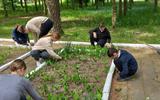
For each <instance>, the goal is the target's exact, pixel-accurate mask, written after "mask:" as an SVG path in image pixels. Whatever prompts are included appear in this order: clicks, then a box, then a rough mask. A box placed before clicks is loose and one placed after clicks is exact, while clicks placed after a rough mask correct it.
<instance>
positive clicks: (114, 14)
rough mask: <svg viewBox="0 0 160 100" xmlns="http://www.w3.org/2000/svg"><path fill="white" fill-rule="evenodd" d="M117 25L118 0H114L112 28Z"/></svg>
mask: <svg viewBox="0 0 160 100" xmlns="http://www.w3.org/2000/svg"><path fill="white" fill-rule="evenodd" d="M115 27H116V0H112V28H113V29H115Z"/></svg>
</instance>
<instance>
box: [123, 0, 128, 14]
mask: <svg viewBox="0 0 160 100" xmlns="http://www.w3.org/2000/svg"><path fill="white" fill-rule="evenodd" d="M123 6H124V7H123V10H124V11H123V13H124V16H126V15H127V0H124V5H123Z"/></svg>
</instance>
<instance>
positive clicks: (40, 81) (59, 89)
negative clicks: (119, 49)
mask: <svg viewBox="0 0 160 100" xmlns="http://www.w3.org/2000/svg"><path fill="white" fill-rule="evenodd" d="M106 50H107V49H106V48H98V47H80V46H76V47H71V46H68V47H65V48H64V49H61V50H59V54H60V55H61V56H62V57H63V60H61V61H47V66H45V67H44V68H43V69H42V70H40V71H39V72H38V73H36V75H34V76H35V77H32V78H31V80H32V82H33V84H34V86H35V87H36V88H37V90H38V91H39V93H40V95H41V96H43V97H44V98H45V100H47V99H48V100H66V99H67V100H70V99H71V100H77V99H87V100H94V99H95V100H97V99H98V100H101V96H102V90H103V85H104V82H105V78H106V76H107V72H108V69H109V68H108V64H107V63H108V57H107V55H106Z"/></svg>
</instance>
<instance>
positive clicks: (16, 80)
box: [0, 59, 42, 100]
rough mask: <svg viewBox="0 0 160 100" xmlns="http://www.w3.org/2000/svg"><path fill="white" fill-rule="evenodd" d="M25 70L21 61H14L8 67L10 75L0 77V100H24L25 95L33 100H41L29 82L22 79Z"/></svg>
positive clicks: (24, 65)
mask: <svg viewBox="0 0 160 100" xmlns="http://www.w3.org/2000/svg"><path fill="white" fill-rule="evenodd" d="M26 68H27V67H26V64H25V62H24V61H23V60H21V59H16V60H15V61H13V63H12V64H11V65H10V70H11V74H1V75H0V100H26V96H25V94H26V93H27V94H29V95H30V96H31V97H32V99H33V100H42V98H41V97H40V96H39V94H38V93H37V92H36V91H35V89H34V88H33V86H32V84H31V83H30V81H29V80H27V79H25V78H23V76H24V75H25V72H26Z"/></svg>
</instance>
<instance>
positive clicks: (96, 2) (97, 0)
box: [95, 0, 99, 9]
mask: <svg viewBox="0 0 160 100" xmlns="http://www.w3.org/2000/svg"><path fill="white" fill-rule="evenodd" d="M98 4H99V0H95V5H96V9H98Z"/></svg>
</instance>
